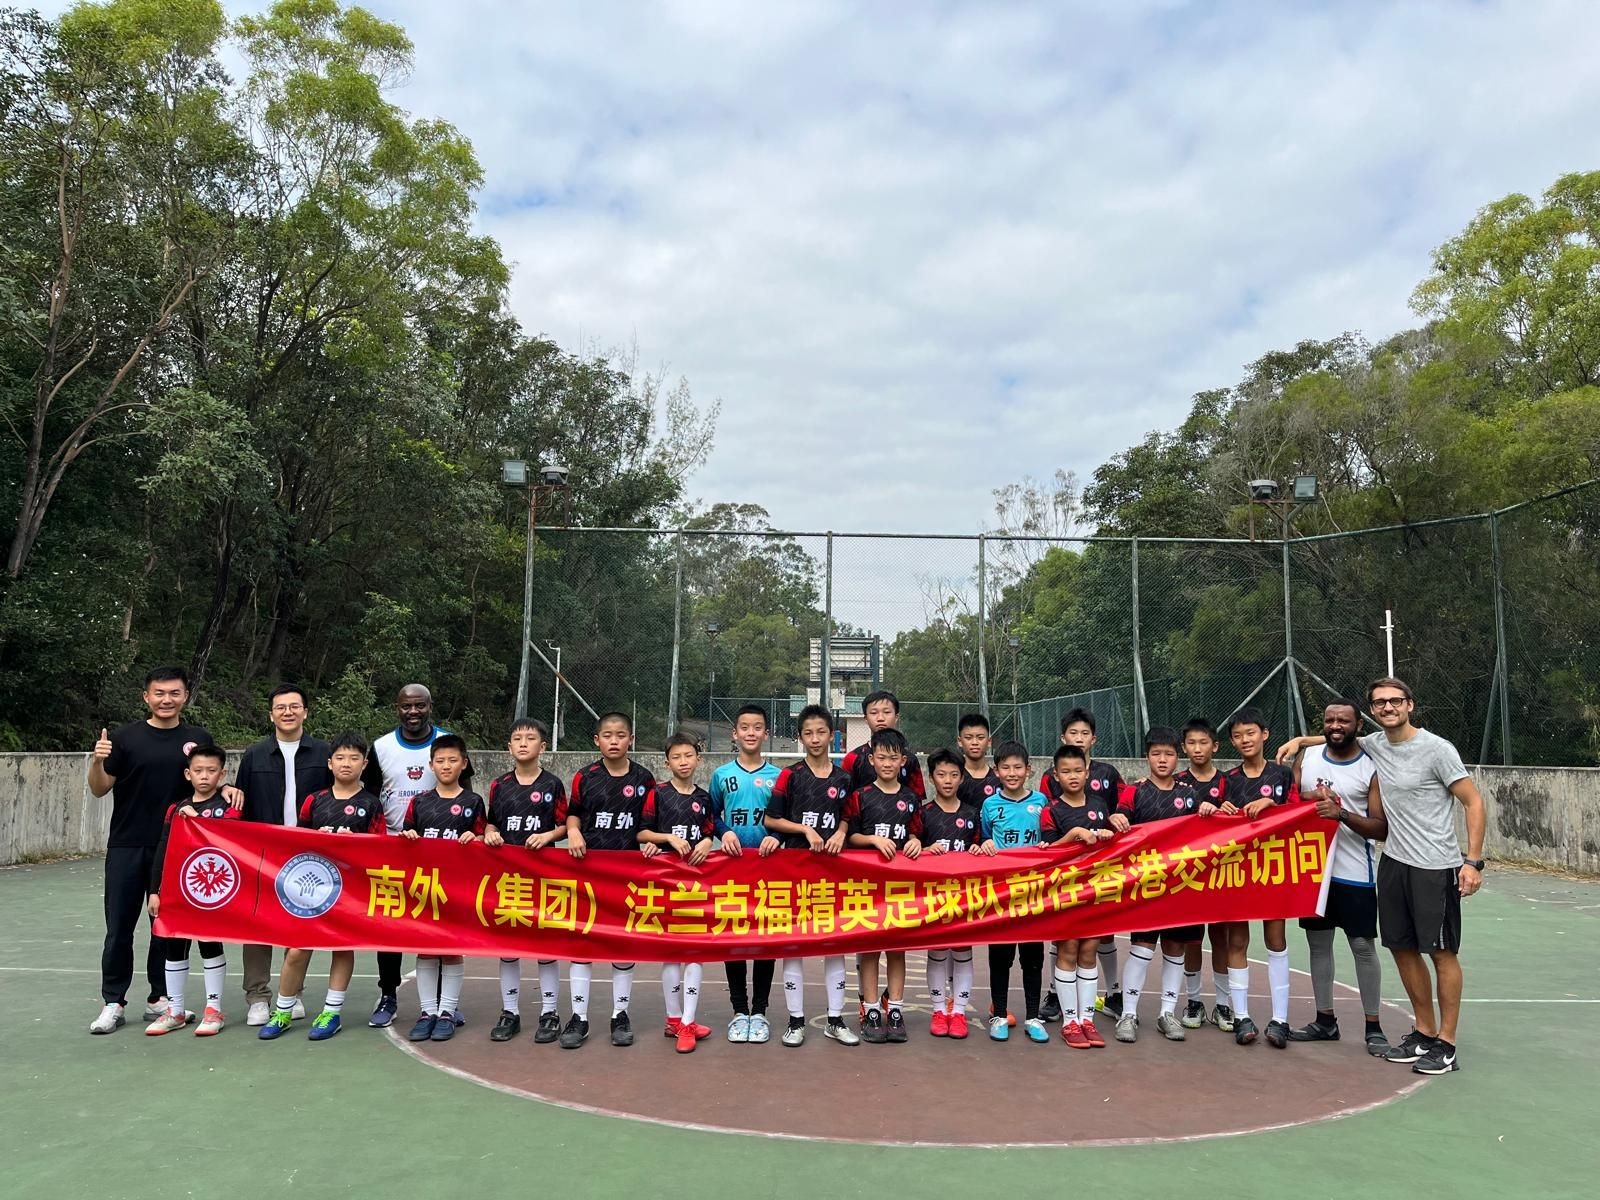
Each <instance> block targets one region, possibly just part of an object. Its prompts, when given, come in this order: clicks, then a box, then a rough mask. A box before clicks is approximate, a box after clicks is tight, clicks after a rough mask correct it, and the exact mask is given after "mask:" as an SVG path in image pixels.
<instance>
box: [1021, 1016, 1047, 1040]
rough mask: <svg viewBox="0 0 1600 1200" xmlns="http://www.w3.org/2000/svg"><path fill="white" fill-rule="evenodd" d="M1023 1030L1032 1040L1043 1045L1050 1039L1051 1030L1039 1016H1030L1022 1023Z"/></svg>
mask: <svg viewBox="0 0 1600 1200" xmlns="http://www.w3.org/2000/svg"><path fill="white" fill-rule="evenodd" d="M1022 1031H1023V1032H1024V1033H1026V1034H1027V1035H1028V1040H1029V1041H1030V1042H1037V1043H1039V1044H1040V1045H1043V1044H1044V1043H1045V1042H1048V1041H1049V1040H1050V1031H1049V1030H1048V1029H1046V1028H1045V1027H1044V1021H1043V1019H1042V1018H1039V1017H1029V1018H1028V1019H1027V1020H1026V1021H1024V1022H1023V1023H1022Z"/></svg>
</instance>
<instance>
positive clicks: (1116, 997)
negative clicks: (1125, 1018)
mask: <svg viewBox="0 0 1600 1200" xmlns="http://www.w3.org/2000/svg"><path fill="white" fill-rule="evenodd" d="M1100 1007H1101V1008H1103V1009H1104V1010H1105V1011H1106V1012H1108V1013H1110V1014H1111V1015H1112V1016H1113V1017H1116V1018H1117V1019H1118V1020H1121V1018H1122V993H1121V992H1120V991H1119V992H1112V993H1110V994H1109V995H1108V996H1106V1002H1105V1004H1103V1005H1101V1006H1100Z"/></svg>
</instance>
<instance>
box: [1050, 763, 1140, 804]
mask: <svg viewBox="0 0 1600 1200" xmlns="http://www.w3.org/2000/svg"><path fill="white" fill-rule="evenodd" d="M1042 782H1043V784H1044V786H1043V787H1042V788H1040V789H1039V790H1040V791H1042V792H1043V793H1044V795H1045V799H1047V800H1059V799H1061V784H1060V782H1059V781H1058V780H1057V779H1056V773H1055V772H1054V771H1047V772H1046V773H1045V777H1044V779H1043V781H1042ZM1126 786H1127V785H1126V784H1124V783H1123V781H1122V772H1121V771H1119V770H1117V769H1116V768H1115V767H1113V766H1112V765H1111V764H1110V763H1108V762H1101V761H1100V760H1099V759H1098V758H1097V759H1095V760H1094V761H1093V762H1091V763H1090V764H1089V782H1088V783H1086V784H1084V785H1083V790H1084V794H1085V795H1087V796H1088V797H1089V798H1090V799H1091V800H1093V799H1094V798H1095V797H1096V796H1099V797H1101V798H1102V799H1104V800H1105V802H1106V804H1107V805H1108V806H1109V805H1112V804H1115V803H1116V802H1117V797H1118V796H1120V795H1122V789H1123V788H1124V787H1126Z"/></svg>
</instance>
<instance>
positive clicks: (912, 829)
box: [844, 783, 922, 850]
mask: <svg viewBox="0 0 1600 1200" xmlns="http://www.w3.org/2000/svg"><path fill="white" fill-rule="evenodd" d="M844 819H845V824H846V825H847V826H848V827H849V830H850V832H851V833H858V834H864V835H865V836H867V837H883V838H888V839H889V840H890V841H891V842H893V843H894V846H895V849H896V850H903V849H905V845H906V843H907V842H909V841H910V840H911V839H912V838H917V839H918V840H919V841H920V840H921V838H922V801H921V800H920V799H918V797H917V796H916V795H915V794H914V793H913V792H912V791H911V789H910V788H906V787H903V788H901V789H900V790H899V791H897V792H884V791H880V790H879V789H878V785H877V784H875V783H871V784H868V785H867V786H866V787H864V788H862V789H861V790H860V791H859V792H855V793H853V794H852V795H851V796H850V798H849V799H848V800H846V801H845V805H844Z"/></svg>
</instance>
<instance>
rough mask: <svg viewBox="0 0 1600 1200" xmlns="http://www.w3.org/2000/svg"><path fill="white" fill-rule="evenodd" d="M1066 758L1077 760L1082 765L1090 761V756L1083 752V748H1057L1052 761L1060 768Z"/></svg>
mask: <svg viewBox="0 0 1600 1200" xmlns="http://www.w3.org/2000/svg"><path fill="white" fill-rule="evenodd" d="M1064 758H1075V759H1077V760H1078V761H1079V762H1081V763H1087V762H1088V761H1089V756H1088V755H1087V754H1085V753H1084V752H1083V747H1082V746H1057V747H1056V752H1055V754H1053V755H1052V756H1051V758H1050V761H1051V762H1053V763H1055V765H1056V766H1058V767H1059V766H1060V765H1061V760H1062V759H1064Z"/></svg>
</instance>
